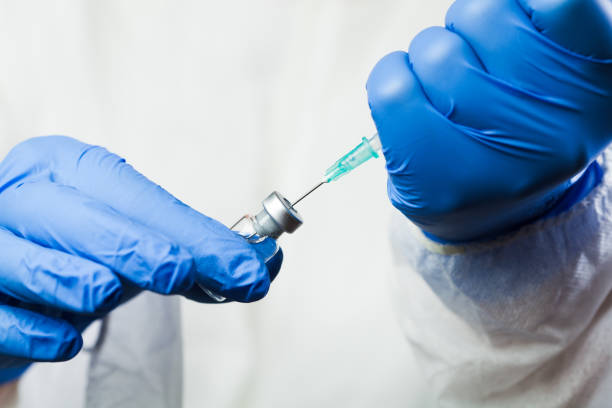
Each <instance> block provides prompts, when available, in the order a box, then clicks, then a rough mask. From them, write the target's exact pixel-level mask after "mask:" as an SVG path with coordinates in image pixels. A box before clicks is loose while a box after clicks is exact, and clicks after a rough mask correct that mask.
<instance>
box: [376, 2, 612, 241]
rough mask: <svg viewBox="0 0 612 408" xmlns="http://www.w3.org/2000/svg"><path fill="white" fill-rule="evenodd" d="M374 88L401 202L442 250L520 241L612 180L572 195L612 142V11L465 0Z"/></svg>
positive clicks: (587, 5) (382, 68)
mask: <svg viewBox="0 0 612 408" xmlns="http://www.w3.org/2000/svg"><path fill="white" fill-rule="evenodd" d="M367 90H368V97H369V103H370V107H371V110H372V116H373V118H374V121H375V122H376V126H377V128H378V132H379V134H380V138H381V142H382V145H383V153H384V155H385V158H386V160H387V169H388V172H389V183H388V191H389V196H390V199H391V201H392V203H393V204H394V205H395V206H396V207H397V208H398V209H399V210H401V211H402V212H403V213H404V214H405V215H406V216H407V217H408V218H410V219H411V220H413V221H414V222H415V223H416V224H417V225H418V226H420V227H421V228H422V229H423V230H424V231H425V232H426V233H427V234H429V235H430V236H432V237H434V238H437V239H439V240H441V241H452V242H461V241H468V240H474V239H480V238H489V237H492V236H495V235H498V234H501V233H504V232H507V231H509V230H512V229H514V228H516V227H518V226H520V225H522V224H525V223H527V222H529V221H531V220H533V219H535V218H537V217H541V216H543V215H545V214H546V213H547V212H550V213H555V211H557V210H558V207H557V205H561V206H563V207H565V208H568V207H569V206H571V204H572V203H573V202H575V201H577V200H580V199H581V198H582V197H584V196H585V195H586V194H587V193H588V192H589V191H590V190H591V189H592V188H593V186H594V185H596V184H597V183H598V182H599V180H600V179H601V170H600V168H599V167H598V165H597V164H596V163H594V164H592V165H591V166H590V167H588V169H587V171H586V172H585V174H584V176H583V179H582V181H581V182H580V183H576V184H573V185H572V187H571V188H570V184H571V183H570V181H569V180H570V178H572V176H574V175H576V174H578V173H579V172H580V171H582V170H583V169H585V168H587V166H588V165H589V163H591V162H592V161H593V159H594V158H595V157H596V156H597V155H598V154H599V153H600V152H601V151H602V149H604V148H605V147H606V146H607V145H608V143H609V142H610V140H611V139H612V120H611V119H610V118H612V6H611V3H610V1H609V0H522V1H517V0H460V1H457V2H455V3H454V4H453V6H452V7H451V8H450V9H449V11H448V13H447V16H446V28H442V27H433V28H429V29H427V30H425V31H423V32H421V33H420V34H419V35H418V36H417V37H416V38H415V39H414V40H413V42H412V44H411V45H410V50H409V54H408V53H405V52H395V53H392V54H390V55H387V56H386V57H384V58H383V59H382V60H381V61H380V62H379V63H378V64H377V65H376V67H375V68H374V69H373V71H372V73H371V75H370V78H369V80H368V84H367ZM584 180H586V181H587V182H585V181H584ZM557 212H558V211H557Z"/></svg>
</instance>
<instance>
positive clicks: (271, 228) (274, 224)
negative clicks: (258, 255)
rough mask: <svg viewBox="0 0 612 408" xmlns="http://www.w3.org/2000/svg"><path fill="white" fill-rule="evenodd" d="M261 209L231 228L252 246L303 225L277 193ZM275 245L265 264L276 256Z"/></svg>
mask: <svg viewBox="0 0 612 408" xmlns="http://www.w3.org/2000/svg"><path fill="white" fill-rule="evenodd" d="M262 207H263V209H262V210H261V211H260V212H259V213H257V214H256V215H254V216H253V215H248V214H247V215H245V216H243V217H242V218H240V219H239V220H238V221H237V222H236V223H235V224H234V225H233V226H232V227H231V229H232V230H233V231H236V232H237V233H239V234H240V235H241V236H242V237H243V238H244V239H246V240H247V241H249V242H250V243H252V244H257V243H259V242H261V241H263V240H264V239H266V238H268V237H270V238H274V239H275V240H276V239H278V238H279V237H280V236H281V235H282V234H283V233H285V232H286V233H289V234H291V233H292V232H293V231H295V230H296V229H298V228H299V227H300V226H301V225H302V223H303V221H302V217H301V216H300V214H299V213H298V212H297V211H296V210H295V208H293V206H292V205H291V203H290V202H289V200H287V199H286V198H285V197H283V195H282V194H280V193H279V192H277V191H273V192H272V193H271V194H270V195H269V196H268V197H266V199H265V200H263V202H262ZM276 245H277V247H276V251H275V252H274V253H273V254H272V255H271V256H270V257H269V258H268V259H266V262H267V261H268V260H270V259H271V258H272V257H273V256H274V255H276V252H277V251H278V244H276ZM202 290H204V293H206V294H207V295H208V296H210V297H211V298H213V299H214V300H216V301H217V302H223V301H225V298H224V297H223V296H220V295H217V294H216V293H214V292H212V291H211V290H209V289H206V288H202Z"/></svg>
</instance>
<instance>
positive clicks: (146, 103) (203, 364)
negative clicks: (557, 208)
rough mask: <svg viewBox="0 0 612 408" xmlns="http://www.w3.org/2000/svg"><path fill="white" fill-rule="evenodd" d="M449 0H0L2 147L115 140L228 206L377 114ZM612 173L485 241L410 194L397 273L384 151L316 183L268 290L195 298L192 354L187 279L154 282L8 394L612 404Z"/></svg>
mask: <svg viewBox="0 0 612 408" xmlns="http://www.w3.org/2000/svg"><path fill="white" fill-rule="evenodd" d="M450 3H451V1H450V0H431V1H428V2H406V1H392V0H312V1H303V0H261V1H260V0H229V1H216V2H213V1H189V0H130V1H121V0H106V1H103V2H101V1H94V0H91V1H78V0H61V1H59V0H58V1H56V0H39V1H33V0H21V1H19V2H16V1H10V0H4V1H2V0H0V50H1V51H2V54H3V55H4V57H5V58H3V64H2V72H3V75H1V76H0V95H1V96H2V99H0V155H1V156H4V154H5V153H6V152H7V151H8V150H9V149H10V147H12V146H13V145H14V144H16V143H18V142H19V141H21V140H24V139H26V138H28V137H31V136H35V135H41V134H52V133H55V134H67V135H70V136H73V137H76V138H79V139H81V140H83V141H85V142H88V143H94V144H100V145H104V146H106V147H107V148H108V149H109V150H111V151H113V152H115V153H118V154H119V155H122V156H124V157H125V158H126V159H127V160H128V161H129V162H130V163H132V164H133V165H134V166H135V167H136V168H137V169H139V170H140V171H141V172H143V173H144V174H145V175H147V176H148V177H149V178H151V179H152V180H154V181H156V182H157V183H159V184H161V185H162V186H164V187H165V188H166V189H168V190H169V191H170V192H172V193H173V194H175V195H176V196H178V197H179V198H180V199H181V200H183V201H185V202H186V203H188V204H190V205H191V206H193V207H194V208H196V209H198V210H200V211H202V212H203V213H206V214H207V215H209V216H212V217H214V218H217V219H219V220H220V221H222V222H224V223H226V224H230V223H232V222H233V221H235V219H236V218H237V217H238V216H240V215H242V214H244V212H245V211H255V210H256V209H257V208H258V206H259V203H260V201H261V199H263V198H264V197H265V196H266V195H267V194H268V193H269V192H270V191H272V190H274V189H278V190H279V191H281V192H282V193H283V194H285V195H286V196H288V197H296V196H297V195H298V194H300V193H302V192H303V191H304V190H305V189H306V188H308V187H310V186H311V185H312V184H314V182H315V181H316V180H317V179H318V177H319V176H320V173H321V172H322V171H323V170H324V169H325V168H326V167H327V166H328V165H329V164H330V163H331V162H332V161H333V160H335V159H336V156H337V155H338V154H339V153H342V152H344V151H345V150H346V149H347V148H349V147H352V145H354V144H355V143H356V142H358V141H359V138H360V137H361V136H363V135H369V134H371V133H372V132H373V130H374V129H373V124H372V122H371V119H370V117H369V111H368V106H367V102H366V94H365V89H364V84H365V80H366V78H367V75H368V73H369V71H370V69H371V68H372V67H373V65H374V64H375V62H376V61H377V60H378V59H379V58H380V57H381V56H383V55H384V54H385V53H387V52H389V51H392V50H395V49H402V48H403V49H405V48H407V46H408V44H409V42H410V39H411V38H412V37H413V36H414V35H415V34H416V33H417V32H419V31H420V30H422V29H423V28H425V27H427V26H430V25H436V24H441V23H442V22H443V16H444V13H445V10H446V9H447V8H448V6H449V5H450ZM609 177H610V176H608V175H607V176H606V179H605V185H603V186H600V187H598V188H597V189H596V190H595V191H594V192H593V193H592V194H591V195H590V196H589V197H588V198H587V199H586V200H585V201H583V202H582V203H580V204H578V205H577V206H576V207H575V208H574V209H572V211H571V212H569V213H567V214H565V215H562V216H560V217H558V218H555V219H551V220H547V221H545V222H543V223H541V224H535V225H533V226H531V227H528V228H526V229H524V230H521V231H520V232H517V233H516V234H514V235H513V236H512V237H510V238H508V239H507V240H504V241H500V242H496V243H492V244H491V245H489V246H483V247H478V248H471V247H470V248H447V247H440V246H438V245H435V244H432V243H429V242H428V241H426V240H425V239H424V238H422V237H421V235H420V233H419V232H418V231H417V230H416V229H415V228H414V227H413V226H412V225H411V224H410V223H409V222H408V221H407V220H405V219H404V218H403V217H402V216H401V215H396V217H395V218H394V220H393V223H392V224H393V227H392V229H393V231H394V232H393V234H392V239H391V242H393V245H394V247H395V251H394V252H395V254H396V256H395V261H396V262H395V263H396V268H395V273H394V274H393V279H392V280H391V281H392V285H391V287H392V289H391V290H389V285H388V280H387V277H388V275H389V272H390V271H392V270H393V269H394V267H393V261H392V260H393V257H392V255H391V248H390V245H389V240H388V232H387V231H388V224H389V223H388V214H391V213H394V211H393V210H392V209H391V206H390V204H389V203H388V200H387V198H386V185H385V179H386V176H385V173H384V169H383V166H382V163H381V162H379V163H372V164H369V165H368V166H366V167H364V168H363V169H360V170H358V172H356V173H355V174H354V175H352V176H349V177H347V178H345V179H342V180H341V181H340V182H338V183H337V184H335V185H332V186H326V187H325V188H324V189H321V190H320V191H318V192H317V193H316V194H315V195H313V196H312V197H310V198H309V199H308V200H306V201H304V202H303V203H302V204H303V205H302V204H300V211H301V213H302V215H303V216H304V218H305V224H304V226H303V227H302V228H301V229H300V230H298V231H297V232H296V233H295V234H294V235H293V236H286V237H283V238H282V241H281V244H282V246H283V249H284V252H285V262H284V265H283V269H282V270H281V273H280V275H279V277H278V278H277V280H276V281H275V282H274V284H273V286H272V289H271V292H270V294H269V295H268V297H267V298H266V299H264V300H263V301H261V302H258V303H256V304H252V305H240V304H230V305H223V306H216V305H201V304H196V303H193V302H189V301H181V307H182V312H183V317H182V333H183V351H182V354H183V356H184V358H183V367H182V368H181V361H180V360H181V359H180V355H181V347H180V346H181V340H180V331H181V324H180V323H181V322H180V320H179V317H178V304H177V303H178V302H179V298H178V297H170V298H164V297H161V296H157V295H152V294H147V295H144V296H141V297H139V298H137V299H136V300H134V301H132V302H130V303H128V304H127V305H124V306H122V307H121V308H120V309H119V310H117V311H116V312H114V313H113V314H112V315H111V317H110V319H109V322H108V326H107V329H108V332H107V333H106V336H105V340H104V341H103V342H98V338H99V332H98V331H99V326H98V327H95V328H93V329H92V331H91V332H90V333H89V334H88V336H87V337H89V339H88V341H87V343H88V345H89V349H90V350H93V351H85V352H82V353H80V354H79V355H78V356H77V357H76V358H75V359H73V360H72V361H70V362H68V363H62V364H36V365H35V366H34V367H33V368H32V369H31V370H29V371H28V372H27V374H26V375H25V376H24V378H23V379H22V381H21V383H20V389H19V392H20V396H19V400H18V402H16V407H18V408H33V407H36V408H38V407H41V406H44V407H49V408H56V407H57V408H59V407H61V408H77V407H79V408H80V407H84V406H86V407H97V408H101V407H110V406H112V407H118V408H126V407H130V408H131V407H144V406H146V407H152V408H157V407H160V408H168V407H171V408H176V405H177V404H178V405H180V404H181V402H180V401H181V400H182V405H183V406H184V407H187V408H192V407H198V408H199V407H214V408H242V407H248V408H260V407H261V408H263V407H266V408H274V407H297V408H299V407H323V408H324V407H352V408H353V407H356V408H360V407H364V408H365V407H368V408H369V407H385V408H394V407H437V406H451V407H454V406H460V407H462V406H466V407H473V406H480V405H482V406H490V407H503V406H512V407H514V406H517V407H547V406H569V407H574V406H579V407H582V406H592V407H606V406H608V405H606V404H607V401H608V400H609V397H608V398H606V395H608V396H612V390H609V387H610V386H608V385H606V376H607V373H608V364H609V360H610V358H609V356H610V353H609V352H608V351H607V350H608V346H607V341H606V340H607V338H612V335H611V334H610V333H608V332H609V331H610V329H609V328H610V327H612V326H611V324H610V323H607V315H606V313H605V312H606V310H607V307H608V303H606V302H605V300H606V299H607V294H608V291H609V279H608V275H609V274H608V271H607V262H608V259H609V257H608V256H607V253H608V252H609V251H608V248H607V247H608V245H607V244H608V239H609V234H610V232H609V231H608V230H609V229H610V228H609V226H610V225H611V223H610V220H609V219H608V217H607V208H608V207H609V204H608V203H609V200H610V197H609V194H610V193H609V191H610V186H609V184H610V181H609ZM440 252H446V253H447V254H442V253H440ZM419 273H420V274H422V276H423V277H424V278H425V279H423V278H422V277H421V275H419ZM428 284H429V285H428ZM391 294H393V296H391ZM390 298H392V299H393V300H394V303H395V306H396V311H397V314H396V315H395V316H397V317H398V318H399V320H400V321H401V328H402V329H403V330H404V333H405V336H403V335H402V332H401V330H400V326H399V325H397V322H396V320H395V316H394V313H393V309H392V305H391V302H390ZM130 328H131V329H132V330H133V332H132V331H130ZM131 334H135V335H134V336H131ZM160 336H161V337H160ZM405 338H407V339H408V342H406V341H405ZM96 342H98V346H96ZM415 357H416V358H415ZM181 373H182V376H181ZM181 377H182V378H181ZM181 387H182V391H183V392H182V393H181ZM181 394H182V395H181ZM124 397H125V398H124ZM589 404H590V405H589Z"/></svg>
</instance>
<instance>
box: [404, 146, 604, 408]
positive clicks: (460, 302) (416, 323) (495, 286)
mask: <svg viewBox="0 0 612 408" xmlns="http://www.w3.org/2000/svg"><path fill="white" fill-rule="evenodd" d="M610 156H611V155H610V154H609V153H608V157H610ZM609 163H610V162H609V161H608V167H610V165H609ZM605 164H606V163H605V162H604V163H603V165H602V167H604V172H605V173H604V179H603V181H602V183H601V184H600V185H599V186H597V187H596V188H595V189H594V190H593V191H592V192H591V193H590V194H589V196H587V197H586V198H585V199H584V200H582V201H581V202H579V203H578V204H576V205H575V206H574V207H572V209H571V210H570V211H568V212H566V213H564V214H561V215H560V216H557V217H555V218H549V219H545V220H541V221H539V222H536V223H533V224H530V225H528V226H525V227H523V228H522V229H520V230H519V231H516V232H514V233H512V234H509V235H508V236H505V237H503V238H500V239H498V240H495V241H492V242H487V243H481V244H472V245H464V246H453V245H439V244H436V243H434V242H432V241H429V240H427V239H426V238H425V237H424V236H423V234H422V233H421V232H420V230H419V229H418V228H416V227H415V226H414V225H413V224H411V223H410V222H409V221H408V220H406V219H405V218H404V217H403V216H401V215H400V214H398V215H397V216H396V217H395V218H394V221H393V229H392V231H393V232H392V241H393V245H394V253H395V258H396V259H395V261H396V268H395V272H394V274H393V290H394V296H393V300H394V304H395V307H396V310H397V312H398V316H399V319H400V321H401V326H402V329H403V331H404V333H405V336H406V338H407V340H408V342H409V344H410V345H411V346H412V349H413V351H414V354H415V357H416V359H417V361H418V364H420V369H421V370H422V373H423V375H424V376H425V378H426V380H427V384H428V385H429V388H428V389H425V390H423V393H424V396H425V397H426V398H427V400H429V401H430V404H431V406H436V407H447V406H448V407H470V408H471V407H496V408H498V407H521V408H522V407H566V406H569V407H609V406H611V405H609V404H610V401H612V372H611V368H612V361H611V357H612V352H611V350H612V312H611V310H610V309H611V307H612V297H611V296H609V294H610V290H611V288H612V270H611V264H612V174H610V172H609V171H606V165H605Z"/></svg>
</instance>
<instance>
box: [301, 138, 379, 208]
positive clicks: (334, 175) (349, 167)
mask: <svg viewBox="0 0 612 408" xmlns="http://www.w3.org/2000/svg"><path fill="white" fill-rule="evenodd" d="M381 149H382V145H381V144H380V139H379V138H378V133H376V134H374V136H372V137H371V138H369V139H368V138H366V137H364V138H363V139H361V143H359V144H358V145H357V146H356V147H355V148H354V149H352V150H351V151H350V152H348V153H347V154H345V155H344V156H342V157H340V158H339V159H338V160H337V161H336V162H335V163H334V164H333V165H331V166H330V167H329V168H328V169H327V170H326V171H325V174H324V175H323V179H322V180H321V181H320V182H319V183H318V184H317V185H316V186H314V187H313V188H311V189H310V190H308V192H307V193H306V194H304V195H302V196H301V197H300V198H298V199H297V200H295V202H294V203H293V204H292V206H294V205H296V204H297V203H299V202H300V201H302V200H303V199H305V198H306V197H308V196H309V195H310V193H312V192H313V191H315V190H316V189H317V188H319V187H321V186H322V185H323V184H326V183H330V182H332V181H335V180H338V179H339V178H340V177H342V176H344V175H345V174H348V173H350V172H351V171H353V170H354V169H356V168H357V167H359V166H360V165H362V164H363V163H365V162H367V161H368V160H370V159H372V158H377V157H378V156H379V153H380V150H381Z"/></svg>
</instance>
